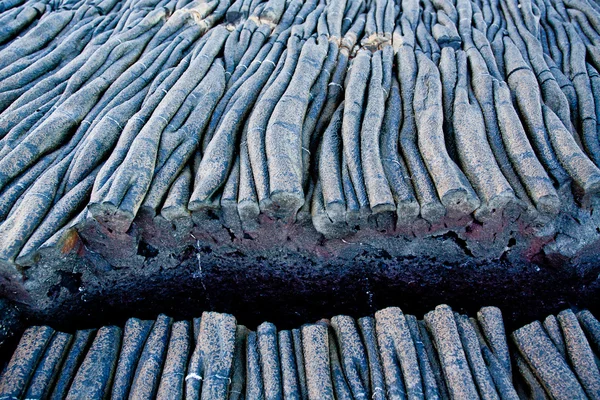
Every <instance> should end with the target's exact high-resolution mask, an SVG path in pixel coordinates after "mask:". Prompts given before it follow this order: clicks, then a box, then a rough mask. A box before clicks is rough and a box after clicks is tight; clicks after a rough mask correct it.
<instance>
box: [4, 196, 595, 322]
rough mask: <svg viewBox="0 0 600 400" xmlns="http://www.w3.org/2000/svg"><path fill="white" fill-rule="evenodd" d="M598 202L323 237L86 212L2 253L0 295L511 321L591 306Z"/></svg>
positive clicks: (74, 316) (26, 302) (285, 227)
mask: <svg viewBox="0 0 600 400" xmlns="http://www.w3.org/2000/svg"><path fill="white" fill-rule="evenodd" d="M564 204H565V203H563V205H564ZM567 204H568V202H567ZM597 209H598V207H597V204H596V203H592V204H591V206H590V207H589V208H588V209H587V210H586V209H581V208H578V207H577V206H575V205H574V204H573V207H571V208H570V209H566V210H565V209H563V210H564V211H563V212H562V213H561V214H560V215H559V216H558V218H556V219H555V220H554V221H553V222H552V223H551V224H545V225H541V226H537V227H536V226H533V225H531V224H527V223H525V222H524V218H521V219H519V218H517V219H515V220H513V221H509V220H508V219H507V218H504V219H501V220H500V221H496V222H491V223H487V224H481V223H479V222H476V221H475V220H473V219H465V218H462V219H460V220H451V219H448V218H446V219H444V220H443V221H442V222H441V223H440V224H438V225H436V226H431V225H428V224H426V223H424V221H423V220H417V221H415V222H414V223H412V224H405V225H403V226H401V227H400V226H396V224H395V221H393V220H392V219H386V218H383V217H385V216H383V217H382V216H380V217H379V219H378V220H372V219H368V220H364V221H362V222H361V223H360V224H359V225H357V226H355V227H352V228H353V229H352V233H351V234H348V235H346V236H345V237H343V238H326V237H325V236H323V235H322V234H320V233H319V232H317V231H316V230H315V228H314V227H313V225H312V222H311V219H310V217H309V216H308V215H307V216H304V215H302V213H300V214H299V215H298V216H297V219H296V221H294V222H293V223H290V222H286V221H283V220H272V219H269V218H267V217H265V216H261V218H262V219H261V221H260V224H258V225H257V226H256V227H255V229H253V230H252V231H251V232H250V231H248V230H244V229H236V227H232V226H231V225H229V224H228V225H229V226H226V225H225V224H224V221H223V219H222V218H220V217H219V216H218V215H216V214H212V213H210V214H206V213H205V214H194V215H193V216H192V217H189V218H183V219H180V220H176V221H174V223H171V222H169V221H167V220H165V219H164V218H162V217H161V216H151V215H148V214H144V213H142V214H140V215H138V217H137V218H136V220H135V222H134V223H133V225H132V226H131V228H130V229H129V230H128V231H127V233H117V232H114V231H111V230H109V229H107V228H106V227H105V226H103V225H102V224H100V223H98V222H97V221H95V220H93V219H87V220H85V221H84V222H83V223H81V224H80V225H78V226H76V227H75V228H72V229H70V230H68V231H65V232H61V235H60V237H58V238H57V240H55V241H54V242H53V245H51V246H47V247H45V248H42V249H40V251H39V253H38V254H37V256H36V257H35V258H34V259H32V260H30V262H29V263H28V265H17V264H15V263H14V262H9V261H3V262H2V264H1V268H2V274H1V275H2V276H1V284H0V289H1V291H2V293H1V295H3V296H5V297H6V298H8V299H10V300H12V301H15V302H17V303H19V304H21V305H22V306H23V308H24V309H25V310H26V313H27V314H28V315H30V316H31V317H32V318H34V319H36V320H39V321H52V322H53V323H55V324H59V325H60V324H62V323H65V324H73V323H74V321H77V322H75V324H76V325H78V326H80V325H81V324H84V325H85V324H86V323H97V322H99V321H102V322H112V321H120V320H122V319H124V318H126V317H127V316H130V315H131V314H132V313H133V314H135V315H139V316H144V315H147V316H152V315H156V314H157V313H158V312H168V313H170V314H171V315H173V316H175V317H181V318H185V317H189V316H190V315H195V314H196V313H197V312H198V311H199V310H217V311H220V312H230V313H235V314H237V315H245V316H246V318H247V319H248V321H244V322H245V323H252V322H253V321H262V320H265V319H266V320H271V321H276V322H279V323H282V321H285V322H283V323H285V324H287V323H290V324H293V323H303V322H306V321H307V320H310V319H311V317H312V318H320V317H322V315H323V312H324V311H325V310H326V311H327V313H331V312H337V313H346V314H352V315H359V314H361V313H365V312H371V311H373V310H375V309H377V308H381V307H385V306H387V305H394V304H396V305H397V304H402V305H403V307H405V308H406V309H407V310H408V311H410V312H416V313H418V312H420V311H423V312H425V311H426V310H427V309H428V307H432V306H435V305H436V304H439V303H440V302H446V303H449V304H451V305H453V307H456V308H458V309H465V310H469V309H471V308H472V309H473V310H475V308H476V307H480V306H481V305H497V306H500V307H502V308H503V309H505V310H506V311H507V312H508V313H510V314H512V318H509V319H510V320H511V321H513V322H517V323H518V322H521V321H528V320H531V319H532V318H536V317H538V316H539V315H543V314H544V313H548V312H554V311H556V310H558V309H560V308H561V307H564V306H565V305H566V304H568V305H570V306H578V305H579V306H581V307H590V308H592V309H594V307H595V304H598V300H599V299H598V297H599V296H598V293H600V290H598V286H599V280H598V276H599V273H600V265H598V264H599V263H598V262H597V258H598V257H597V255H598V254H600V248H599V245H600V233H599V232H598V229H597V227H598V226H600V216H599V215H598V214H599V213H598V211H597ZM469 218H471V217H469ZM524 304H527V307H524V306H523V305H524Z"/></svg>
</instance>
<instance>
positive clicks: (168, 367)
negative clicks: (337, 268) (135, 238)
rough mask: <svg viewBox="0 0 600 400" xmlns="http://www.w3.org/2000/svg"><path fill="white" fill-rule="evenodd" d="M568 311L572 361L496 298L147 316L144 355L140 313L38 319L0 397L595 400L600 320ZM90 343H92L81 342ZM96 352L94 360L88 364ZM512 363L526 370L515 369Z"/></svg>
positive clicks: (564, 328) (565, 328) (564, 317)
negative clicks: (95, 326)
mask: <svg viewBox="0 0 600 400" xmlns="http://www.w3.org/2000/svg"><path fill="white" fill-rule="evenodd" d="M558 320H559V321H560V324H559V328H558V332H556V333H557V334H560V335H562V336H563V337H564V338H565V342H566V343H567V353H568V358H564V357H563V356H562V355H561V353H560V352H559V351H558V350H557V348H556V347H555V344H554V343H553V341H552V340H551V339H550V337H549V335H548V332H549V331H548V330H546V328H545V327H544V326H543V325H542V324H541V323H540V322H539V321H535V322H533V323H530V324H528V325H526V326H523V327H521V328H519V329H517V330H515V331H514V332H513V333H512V335H510V338H509V337H508V336H507V334H506V332H505V325H504V320H503V316H502V314H501V312H500V310H499V309H498V308H496V307H484V308H482V309H481V310H480V312H479V313H478V314H477V318H469V317H468V316H467V315H464V314H459V313H455V312H453V311H452V309H451V308H450V307H449V306H447V305H440V306H438V307H436V308H435V310H433V311H431V312H430V313H428V314H426V315H425V317H424V320H420V321H419V320H417V318H416V317H415V316H413V315H408V314H404V313H403V312H402V310H401V309H400V308H398V307H390V308H386V309H383V310H379V311H378V312H377V313H376V314H375V317H374V318H372V317H364V318H361V319H359V320H354V319H353V318H352V317H350V316H346V315H338V316H335V317H333V318H332V319H331V320H320V321H318V322H316V323H312V324H305V325H303V326H302V328H301V329H300V330H292V331H287V330H282V331H279V333H277V328H276V327H275V325H273V324H271V323H268V322H265V323H263V324H261V325H259V326H258V327H257V328H256V329H257V330H256V332H255V331H251V330H248V329H247V328H246V327H245V326H243V325H238V324H237V321H236V320H235V318H234V317H233V316H231V315H228V314H219V313H214V312H205V313H203V314H202V317H201V318H200V319H199V327H198V330H197V332H196V333H195V334H194V335H192V334H191V333H192V332H191V329H190V326H191V324H190V323H189V322H188V321H178V322H175V323H171V319H170V318H168V317H166V316H164V315H160V316H159V317H158V319H157V320H155V321H149V323H150V324H151V325H152V326H148V327H147V328H148V329H147V331H148V330H149V331H150V333H149V334H148V335H147V339H146V341H145V344H144V346H143V347H144V349H143V351H139V352H136V353H132V352H131V351H130V347H131V340H130V339H131V337H132V335H135V332H134V330H133V329H134V327H135V326H139V324H140V321H139V320H137V319H130V320H129V321H127V324H126V327H125V337H124V339H125V340H123V341H121V334H120V333H121V330H120V329H119V328H118V327H116V326H110V327H103V328H100V329H99V330H98V331H97V333H93V332H92V331H89V330H87V331H77V332H75V333H74V334H73V335H71V334H68V333H63V332H55V331H54V330H53V329H51V328H49V327H47V326H41V327H40V326H34V327H31V328H29V329H27V330H26V331H25V333H24V334H23V336H22V338H21V341H20V343H19V344H18V346H17V348H16V350H15V352H14V355H13V357H12V359H11V360H10V362H9V363H8V366H7V368H6V370H5V371H4V372H3V374H2V375H0V395H2V396H14V397H11V398H21V397H20V396H23V394H24V393H29V394H31V395H32V397H30V398H40V397H39V396H42V393H43V396H46V397H48V396H51V397H50V398H56V399H58V398H65V397H66V398H90V396H91V394H93V395H94V398H103V397H107V396H109V394H110V393H112V398H127V397H129V398H160V399H173V398H184V397H185V398H188V399H211V400H212V399H240V398H246V399H259V398H264V399H267V398H269V399H271V398H272V399H275V398H296V399H315V400H316V399H334V398H347V399H363V398H377V399H404V398H410V399H444V398H457V399H463V398H469V399H475V398H482V399H511V400H513V399H514V400H516V399H519V398H546V396H548V397H549V398H564V399H575V398H581V399H587V398H590V399H594V398H597V382H598V379H597V377H598V375H599V369H598V365H597V362H595V361H594V360H597V359H598V354H599V353H598V352H597V347H596V346H595V345H594V343H595V342H594V340H595V339H597V338H596V336H597V333H598V332H597V327H598V326H600V322H598V320H597V319H596V318H595V317H594V316H593V315H592V314H591V313H590V312H589V311H587V310H585V311H581V312H579V313H577V315H576V314H575V313H573V311H571V310H569V309H567V310H564V311H562V312H560V313H559V314H558ZM94 336H95V338H94ZM128 337H129V338H130V339H128ZM82 338H85V339H82ZM128 340H129V341H128ZM511 340H512V343H509V342H510V341H511ZM82 343H87V345H85V347H83V348H82ZM432 343H433V345H432ZM82 349H83V351H82ZM508 349H510V351H509V350H508ZM85 353H87V354H85ZM63 360H64V361H63ZM74 360H76V361H74ZM92 361H93V362H94V363H95V364H94V365H95V368H90V367H91V366H92V364H90V362H92ZM124 363H126V364H128V365H131V370H132V371H134V373H133V374H132V375H131V379H127V380H124V379H116V375H119V374H120V373H119V372H118V370H117V372H115V369H114V366H115V365H117V364H118V365H124ZM513 363H514V364H515V365H517V366H518V368H515V369H514V370H513V369H511V364H513ZM51 365H52V366H53V368H52V369H49V367H50V366H51ZM51 371H53V372H52V373H50V372H51ZM75 371H77V372H76V373H75ZM115 374H116V375H115ZM157 387H158V392H157V391H156V390H157ZM116 393H120V395H115V394H116ZM127 393H129V395H127ZM36 394H37V395H36ZM86 394H87V397H86Z"/></svg>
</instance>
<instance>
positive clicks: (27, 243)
mask: <svg viewBox="0 0 600 400" xmlns="http://www.w3.org/2000/svg"><path fill="white" fill-rule="evenodd" d="M0 4H1V6H0V24H1V25H0V26H1V27H2V28H1V30H0V199H1V200H0V237H1V238H2V239H1V240H0V292H1V293H2V295H4V296H5V297H7V298H9V299H11V300H14V301H18V302H20V303H24V304H25V305H27V306H28V308H29V309H30V310H31V311H32V313H33V314H34V315H36V316H45V317H49V316H54V317H56V318H57V320H58V319H60V315H59V314H60V311H58V310H65V312H70V311H78V312H84V313H85V312H87V311H82V310H85V309H87V307H86V303H87V304H90V303H95V302H99V303H103V304H105V305H106V304H108V308H110V303H111V301H112V300H111V296H112V295H114V294H117V293H118V294H119V296H117V297H115V299H116V298H118V299H119V300H118V301H122V302H123V305H124V307H125V306H126V307H132V308H133V307H136V306H137V305H139V304H138V303H136V299H140V298H145V297H146V296H147V293H148V292H153V293H156V294H157V296H156V298H151V297H152V296H149V297H150V298H149V300H148V301H147V305H146V306H145V307H147V308H148V309H151V307H152V305H151V304H149V303H152V302H153V301H158V300H159V299H160V298H161V296H162V297H167V296H168V297H170V298H173V297H174V296H175V297H176V296H177V295H178V293H177V286H178V285H176V284H172V282H175V281H177V280H179V281H180V282H185V283H184V284H183V285H179V287H180V288H181V293H184V292H186V290H187V289H188V288H187V287H186V288H185V289H186V290H183V288H182V287H181V286H185V285H189V287H190V288H192V290H187V293H190V292H193V293H192V294H191V295H188V294H186V296H189V297H191V298H192V300H193V301H195V302H198V303H202V305H203V306H206V307H204V308H203V309H207V308H210V309H220V310H227V306H226V304H224V302H223V301H222V300H219V299H217V297H218V294H220V293H223V295H224V297H227V296H230V295H231V293H233V292H234V291H236V290H238V289H237V287H236V288H232V289H229V287H232V286H229V287H228V286H227V284H228V283H230V282H229V281H230V280H231V278H232V277H233V276H236V277H239V276H243V277H245V278H247V279H248V281H246V282H242V281H243V278H237V279H238V283H239V284H240V285H239V287H241V288H243V290H246V291H248V290H249V288H250V287H253V288H254V290H255V292H256V293H258V292H262V293H264V292H265V290H264V289H265V288H266V289H269V290H270V289H272V288H273V286H272V285H274V283H273V282H274V280H279V278H278V277H280V280H281V281H282V282H283V283H284V284H286V285H291V286H290V287H291V288H293V289H297V290H302V288H298V287H294V285H297V284H298V282H299V280H301V279H304V278H306V279H307V280H309V281H318V282H319V284H320V285H322V287H327V285H330V284H331V282H330V281H328V278H330V277H332V276H334V275H337V276H339V277H344V278H348V279H349V280H350V279H353V277H354V276H353V272H354V270H353V269H354V268H356V269H358V268H364V269H365V270H368V271H369V272H368V273H367V274H366V278H363V279H361V280H360V282H361V283H360V284H359V283H355V285H356V287H358V286H360V285H364V286H365V288H366V289H365V290H364V291H361V293H363V292H370V293H377V290H376V289H373V290H371V289H370V288H369V287H371V286H374V287H377V285H376V284H374V283H373V282H377V281H378V280H381V281H384V280H393V279H397V278H398V277H399V276H398V275H402V274H404V273H406V274H408V275H411V276H410V277H408V276H405V277H402V276H401V277H400V278H404V279H401V281H402V282H404V283H406V285H409V286H410V285H415V284H414V283H412V282H417V283H416V286H417V287H416V288H415V289H414V291H413V294H414V295H419V294H420V293H419V292H420V291H421V286H422V284H421V283H419V279H420V278H419V277H416V278H415V277H413V276H412V275H414V274H417V275H420V274H421V272H419V271H422V270H423V268H422V266H424V265H425V266H426V268H427V269H429V271H431V272H429V271H428V272H426V273H424V274H422V276H423V280H424V281H425V282H427V283H426V285H433V286H434V291H435V292H436V293H439V292H440V290H443V288H442V287H441V286H439V285H437V286H436V285H435V284H434V283H435V282H443V281H444V280H448V275H449V274H454V272H452V273H449V272H447V271H446V269H449V268H456V269H459V268H464V269H465V270H464V272H461V273H464V275H465V276H467V277H468V278H463V277H459V276H458V275H460V274H461V273H457V275H456V277H452V278H450V280H451V281H452V285H453V286H454V288H453V289H452V296H454V297H456V296H460V295H459V294H458V292H457V291H456V290H455V289H456V288H457V287H459V286H461V285H463V284H465V283H470V280H472V281H475V282H478V285H479V286H478V287H476V288H474V289H475V290H474V291H476V292H480V293H483V292H485V291H486V290H489V289H490V288H489V287H488V286H489V285H486V284H485V282H487V281H488V272H489V276H491V275H493V274H494V273H495V274H497V278H496V279H497V282H494V285H495V286H494V287H493V288H491V289H492V290H491V293H492V295H495V296H500V292H501V290H502V288H503V287H505V285H504V281H505V280H510V279H511V278H512V277H511V276H509V274H510V273H513V272H514V274H513V275H515V276H516V275H521V274H522V272H523V270H525V275H523V276H524V277H523V278H522V279H523V282H525V283H529V276H528V275H527V274H528V273H531V274H533V275H535V272H537V271H536V269H537V268H538V266H537V265H538V264H543V265H544V266H545V267H547V268H555V269H557V270H560V272H556V271H553V272H552V273H547V272H545V271H544V272H542V273H540V274H539V275H547V276H544V279H546V280H547V282H545V281H544V280H538V281H537V284H538V286H540V287H541V288H544V287H547V288H550V287H551V286H552V283H551V282H552V281H553V280H556V281H557V282H558V281H560V280H561V279H562V280H564V278H565V276H568V275H570V274H572V275H573V276H576V277H577V278H576V279H577V280H576V282H575V284H574V285H575V286H576V287H575V288H574V289H573V290H572V291H571V293H572V295H573V296H578V297H579V298H584V297H585V293H582V292H581V290H582V289H581V288H583V287H586V288H588V289H586V290H590V289H589V288H590V284H589V283H590V281H592V283H594V280H593V279H592V278H591V277H592V276H597V271H596V270H595V269H594V267H595V268H597V267H598V266H597V265H596V264H595V265H593V266H590V264H589V263H590V262H594V261H596V260H597V256H598V253H599V246H600V228H599V227H600V213H599V212H598V207H597V205H598V196H597V193H598V191H599V190H600V169H599V168H598V162H599V160H600V153H599V152H600V142H599V140H598V126H600V125H598V118H599V115H600V114H599V113H598V112H597V111H598V110H599V104H600V89H599V88H600V78H599V76H600V75H599V74H598V69H599V68H600V59H599V57H598V55H597V53H598V43H597V42H598V41H599V40H600V39H599V38H600V31H599V30H600V25H599V23H598V19H599V17H600V12H599V10H598V7H597V6H596V5H595V3H593V2H592V1H590V0H577V1H564V2H562V1H560V2H546V1H541V0H535V1H533V2H528V3H527V4H526V5H522V4H520V3H518V2H517V1H516V0H506V1H501V2H497V1H488V0H484V1H470V0H460V1H457V2H452V1H448V0H440V1H436V2H433V3H432V2H429V1H426V2H423V3H418V2H414V1H411V0H381V1H379V0H377V1H375V0H347V1H345V0H335V1H327V2H323V1H316V0H313V1H308V2H302V1H299V0H292V1H282V0H268V1H262V0H261V1H258V0H257V1H250V0H237V1H229V0H215V1H212V2H208V3H206V2H204V1H191V2H190V1H188V0H178V1H175V0H162V1H157V0H147V1H134V0H124V1H116V0H115V1H113V0H103V1H99V0H81V1H42V2H34V1H8V0H6V1H3V2H1V3H0ZM72 43H75V44H76V45H75V46H72V45H71V44H72ZM354 260H358V261H360V263H359V264H360V266H353V267H351V268H350V270H349V269H348V268H346V265H347V264H348V263H349V261H354ZM407 261H410V262H407ZM405 264H407V265H408V270H406V271H405ZM493 268H497V270H498V271H494V272H493V273H492V271H491V270H490V269H493ZM507 268H508V271H510V272H509V273H506V274H505V273H504V272H503V271H504V270H506V269H507ZM437 269H439V270H437ZM240 270H243V271H242V272H241V273H240ZM281 271H286V273H285V274H284V273H282V272H281ZM517 272H518V274H517ZM472 274H474V275H472ZM503 274H505V275H503ZM561 274H563V275H561ZM267 275H270V276H268V277H267ZM454 279H456V281H454ZM461 279H462V280H466V281H467V282H464V281H461ZM517 279H521V277H520V276H519V278H517ZM533 279H536V278H533ZM332 280H333V281H335V279H332ZM365 280H366V282H365ZM140 282H145V283H144V285H140ZM248 282H257V283H258V284H257V285H250V284H248ZM520 283H521V282H520ZM546 283H547V286H545V284H546ZM596 284H597V283H596ZM532 285H533V284H532ZM297 286H302V285H297ZM592 286H593V285H592ZM157 288H158V289H160V291H157V290H156V289H157ZM427 289H429V288H427ZM212 290H215V291H216V293H210V292H211V291H212ZM269 290H266V291H269ZM513 290H516V289H513ZM540 290H542V291H543V289H540ZM570 290H571V289H570ZM422 291H423V292H425V291H426V290H425V288H423V289H422ZM524 292H527V290H525V291H524ZM315 293H318V291H317V292H313V293H312V294H315ZM355 293H358V291H355V292H354V294H352V295H355ZM538 293H539V292H538ZM163 294H165V295H166V296H163ZM379 294H380V297H384V298H385V296H387V295H388V293H386V292H385V291H383V290H382V291H379ZM527 295H528V294H527V293H525V296H527ZM268 297H269V295H268V293H267V294H265V299H266V298H268ZM531 297H532V298H533V297H536V296H531ZM450 300H455V299H452V298H442V297H441V296H440V297H438V299H436V300H434V301H433V302H431V303H429V304H428V305H427V306H433V305H435V304H438V303H439V302H440V301H444V302H450ZM115 301H117V300H115ZM539 301H540V302H544V303H545V302H550V300H547V299H546V298H544V297H543V295H542V296H541V297H540V300H539ZM562 301H564V299H562V298H560V295H555V296H554V297H553V299H552V300H551V302H552V307H557V306H558V305H559V304H561V302H562ZM213 302H214V304H218V305H219V306H220V307H218V308H215V307H211V305H213V304H211V303H213ZM253 303H256V302H253V301H251V300H250V302H249V304H253ZM283 303H285V304H290V303H289V302H283ZM383 303H387V302H385V301H384V302H383ZM477 304H478V305H481V304H484V302H477ZM589 304H591V303H588V305H589ZM254 305H256V304H254ZM249 307H251V306H250V305H249ZM552 307H548V308H552ZM259 308H260V307H259ZM161 311H170V310H168V309H164V310H161ZM422 311H424V310H422ZM71 315H72V318H74V316H73V315H74V314H73V313H71ZM491 348H492V349H493V350H498V351H500V349H496V348H494V345H493V344H492V345H491ZM498 357H499V361H500V362H501V363H506V357H505V355H504V356H503V355H502V354H501V352H500V354H499V356H498Z"/></svg>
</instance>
